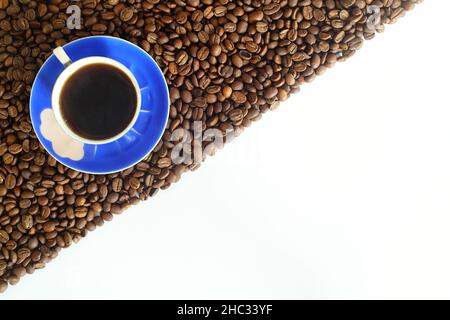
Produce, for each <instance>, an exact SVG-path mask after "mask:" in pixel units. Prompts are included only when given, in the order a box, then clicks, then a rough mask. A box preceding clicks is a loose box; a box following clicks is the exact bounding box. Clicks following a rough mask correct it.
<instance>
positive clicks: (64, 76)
mask: <svg viewBox="0 0 450 320" xmlns="http://www.w3.org/2000/svg"><path fill="white" fill-rule="evenodd" d="M91 64H107V65H110V66H113V67H115V68H117V69H119V70H121V71H122V72H123V73H125V74H126V75H127V76H128V77H129V78H130V81H131V83H132V84H133V86H134V88H135V89H136V97H137V106H136V112H135V114H134V117H133V119H132V120H131V122H130V123H129V125H128V126H127V127H126V128H125V129H124V130H123V131H121V132H120V133H119V134H117V135H115V136H113V137H111V138H108V139H105V140H91V139H86V138H84V137H81V136H79V135H78V134H77V133H76V132H74V131H73V130H72V129H70V127H69V126H68V125H67V123H66V121H65V120H64V118H63V116H62V113H61V105H60V97H61V92H62V89H63V88H64V86H65V84H66V82H67V81H68V80H69V81H70V77H71V76H72V75H73V74H74V73H76V72H77V71H78V70H80V69H81V68H83V67H86V66H88V65H91ZM52 108H53V112H54V114H55V118H56V121H57V122H58V124H59V125H60V126H61V128H62V129H63V130H64V132H65V133H66V134H68V135H69V136H70V137H72V138H73V139H75V140H78V141H80V142H83V143H87V144H105V143H110V142H113V141H115V140H117V139H119V138H120V137H122V136H123V135H125V134H126V133H127V132H128V131H129V130H130V129H131V128H132V127H133V125H134V124H135V123H136V120H137V118H138V116H139V112H140V111H141V91H140V89H139V84H138V82H137V80H136V78H135V77H134V75H133V73H131V71H130V70H129V69H128V68H127V67H125V66H124V65H123V64H121V63H120V62H117V61H116V60H113V59H110V58H105V57H88V58H83V59H80V60H77V61H75V62H73V63H71V64H70V65H68V66H67V67H66V68H65V69H64V71H63V72H62V73H61V74H60V76H59V77H58V79H57V80H56V83H55V86H54V87H53V92H52Z"/></svg>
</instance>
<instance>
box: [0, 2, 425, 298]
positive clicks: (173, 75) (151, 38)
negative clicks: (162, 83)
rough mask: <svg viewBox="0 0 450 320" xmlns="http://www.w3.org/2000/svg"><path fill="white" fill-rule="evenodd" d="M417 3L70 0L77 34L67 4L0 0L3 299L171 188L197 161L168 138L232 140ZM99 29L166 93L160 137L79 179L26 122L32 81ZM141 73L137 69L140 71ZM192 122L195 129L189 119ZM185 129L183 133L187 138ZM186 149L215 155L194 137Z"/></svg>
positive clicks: (0, 278) (0, 266) (0, 286)
mask: <svg viewBox="0 0 450 320" xmlns="http://www.w3.org/2000/svg"><path fill="white" fill-rule="evenodd" d="M419 2H420V1H419V0H383V1H380V0H377V1H375V0H303V1H296V0H287V1H270V0H267V1H250V0H244V1H227V0H221V1H212V0H185V1H166V2H164V1H156V0H146V1H141V0H138V1H136V0H104V1H98V0H84V1H75V2H74V4H76V5H78V6H80V8H81V14H82V26H81V29H80V30H78V29H73V30H72V29H69V28H67V21H66V17H67V14H66V9H67V6H68V3H70V1H61V0H53V1H31V0H0V138H1V140H0V200H1V202H0V292H3V291H5V290H6V288H7V286H8V283H9V284H15V283H17V282H18V281H19V279H20V277H22V276H23V275H24V274H25V273H26V272H30V273H31V272H33V271H34V270H36V269H41V268H43V267H44V266H45V265H46V263H48V262H49V261H50V260H51V259H52V258H54V257H55V256H56V254H57V252H58V251H59V249H60V248H66V247H68V246H70V245H71V244H72V243H77V242H78V241H79V240H80V239H81V238H82V237H84V236H86V234H87V233H88V231H93V230H95V229H96V228H97V227H99V226H101V225H103V223H104V222H105V221H110V220H111V219H112V218H113V215H116V214H120V213H122V212H123V211H124V210H126V209H127V208H128V207H129V206H130V205H133V204H137V203H139V202H140V201H143V200H145V199H147V198H149V197H152V196H154V195H155V194H156V193H157V192H158V190H159V189H166V188H168V187H169V186H170V185H171V184H172V183H176V182H177V181H178V180H179V179H180V176H181V175H182V174H183V173H184V172H185V171H187V170H195V169H196V168H198V166H199V164H200V162H201V161H203V157H199V159H194V158H193V157H192V159H187V160H186V163H183V164H181V165H179V164H177V162H176V161H175V160H174V159H172V151H173V150H174V147H175V145H176V142H174V141H172V140H171V137H172V136H173V135H175V136H177V135H178V136H177V137H178V138H179V140H180V141H181V140H183V139H184V138H189V137H186V136H183V134H185V133H179V132H180V130H179V129H187V130H189V132H190V133H191V134H194V130H193V129H194V126H196V125H197V123H200V126H199V127H197V129H196V130H195V134H198V131H200V132H203V133H204V132H206V131H207V130H208V129H212V128H215V129H219V130H220V131H221V132H223V133H224V134H225V135H227V136H226V137H225V138H224V140H226V141H229V140H231V138H230V139H229V138H228V137H229V136H228V134H230V132H231V133H234V134H236V135H237V134H239V133H240V132H241V131H242V130H243V128H245V127H248V126H249V125H250V124H251V123H252V122H253V121H256V120H258V119H260V118H261V116H262V114H263V113H264V112H266V111H267V110H274V109H276V108H277V107H278V106H279V103H280V101H283V100H285V99H287V98H288V97H289V95H290V94H291V93H293V92H296V91H298V90H299V87H300V86H301V85H302V84H303V83H305V82H310V81H312V80H313V79H314V78H315V77H316V76H318V75H321V74H323V73H324V72H325V71H326V70H327V68H329V67H332V66H333V65H334V64H335V63H336V62H338V61H344V60H345V59H347V58H349V57H351V56H352V55H353V54H354V53H355V51H356V50H358V49H359V48H360V47H361V46H362V44H363V40H364V39H371V38H373V36H374V34H375V30H376V31H383V25H382V24H380V25H378V26H370V25H369V23H368V21H369V15H370V13H369V11H370V10H368V6H369V5H377V6H379V7H380V12H381V14H382V17H381V21H382V22H383V23H390V22H394V21H396V20H397V19H398V18H399V17H401V16H402V15H403V14H404V13H405V12H406V11H408V10H411V9H412V8H413V7H414V6H415V4H417V3H419ZM98 34H105V35H111V36H116V37H119V36H120V37H121V38H124V39H126V40H128V41H131V42H133V43H135V44H137V45H140V46H141V47H142V48H143V49H144V50H145V51H146V52H148V53H149V54H150V55H151V56H152V57H153V58H154V59H155V61H156V62H157V63H158V64H159V66H160V67H161V69H162V71H163V73H164V75H165V77H166V80H167V83H168V86H169V91H170V101H171V106H170V114H169V121H168V125H167V128H166V131H165V133H164V135H163V138H162V140H161V141H160V142H159V144H158V145H157V146H156V148H155V149H154V151H153V152H152V153H151V154H150V155H148V156H147V157H146V158H145V159H144V161H142V162H141V163H139V164H137V165H135V166H134V167H133V168H130V169H127V170H124V171H122V172H119V173H115V174H110V175H92V174H83V173H80V172H77V171H75V170H71V169H68V168H66V167H65V166H63V165H62V164H60V163H58V162H57V161H56V160H55V159H54V158H52V157H51V156H50V155H48V154H47V153H45V151H44V149H43V148H42V147H41V145H40V143H39V141H38V140H37V138H36V135H35V134H34V132H33V130H32V126H31V121H30V116H29V105H28V101H29V95H30V91H31V85H32V83H33V81H34V77H35V76H36V74H37V72H38V71H39V69H40V67H41V66H42V64H43V63H44V61H45V59H46V58H47V57H48V56H50V54H51V51H52V49H53V48H55V47H56V46H59V45H64V44H65V43H68V42H70V41H72V40H75V39H79V38H82V37H86V36H91V35H98ZM142 72H145V70H142ZM196 121H197V122H196ZM191 131H192V132H191ZM191 138H192V139H193V142H192V144H193V147H201V148H203V149H204V151H205V152H204V153H205V156H206V155H208V154H213V153H214V150H215V146H214V145H212V144H211V143H206V142H205V143H203V142H202V141H201V140H198V137H194V136H192V137H191Z"/></svg>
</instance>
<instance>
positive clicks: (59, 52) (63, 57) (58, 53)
mask: <svg viewBox="0 0 450 320" xmlns="http://www.w3.org/2000/svg"><path fill="white" fill-rule="evenodd" d="M53 54H54V55H55V57H56V58H57V59H58V60H59V62H61V63H62V64H63V65H64V68H67V67H68V66H69V65H71V64H72V60H70V58H69V56H68V55H67V53H66V52H65V51H64V49H63V48H62V47H58V48H56V49H55V50H53Z"/></svg>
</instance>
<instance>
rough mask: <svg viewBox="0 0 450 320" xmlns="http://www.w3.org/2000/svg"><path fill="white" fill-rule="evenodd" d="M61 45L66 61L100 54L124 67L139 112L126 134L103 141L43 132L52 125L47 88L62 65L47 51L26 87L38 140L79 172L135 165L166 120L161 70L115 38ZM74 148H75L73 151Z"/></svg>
mask: <svg viewBox="0 0 450 320" xmlns="http://www.w3.org/2000/svg"><path fill="white" fill-rule="evenodd" d="M64 50H65V51H66V52H67V54H68V55H69V57H70V58H71V59H72V61H77V60H79V59H82V58H86V57H89V56H101V57H107V58H111V59H114V60H117V61H118V62H120V63H122V64H123V65H125V66H126V67H127V68H128V69H130V71H131V72H132V73H133V74H134V76H135V78H136V80H137V82H138V83H139V87H140V89H141V95H142V106H141V112H140V114H139V117H138V119H137V121H136V123H135V125H134V126H133V128H132V129H131V130H130V131H129V132H128V133H127V134H125V135H124V136H123V137H121V138H120V139H118V140H116V141H114V142H111V143H108V144H103V145H90V144H82V143H80V142H78V141H75V140H73V139H71V138H70V137H68V136H65V135H64V138H63V139H62V138H61V136H62V135H63V134H59V131H58V130H59V129H58V128H59V125H58V128H54V129H56V131H55V130H53V131H52V132H53V133H52V134H50V135H49V134H48V131H49V130H50V129H51V128H52V127H56V124H55V123H53V122H52V121H53V120H52V119H51V118H52V117H53V111H51V110H52V109H51V108H52V107H51V96H52V90H53V86H54V84H55V82H56V79H57V78H58V76H59V75H60V74H61V72H62V71H63V70H64V67H63V66H62V65H61V63H60V62H59V61H58V59H57V58H56V57H55V56H54V55H52V56H51V57H50V58H48V60H47V61H46V62H45V63H44V65H43V66H42V68H41V70H40V71H39V73H38V75H37V77H36V79H35V81H34V84H33V88H32V91H31V98H30V115H31V122H32V124H33V127H34V130H35V132H36V135H37V137H38V139H39V141H40V142H41V143H42V145H43V146H44V148H45V149H46V150H47V151H48V152H49V153H50V154H51V155H52V156H53V157H54V158H55V159H56V160H58V161H59V162H61V163H62V164H64V165H65V166H67V167H69V168H72V169H75V170H77V171H81V172H87V173H93V174H107V173H113V172H117V171H121V170H125V169H127V168H129V167H131V166H133V165H135V164H137V163H138V162H139V161H141V160H142V159H143V158H145V157H146V156H147V155H148V154H149V153H150V152H151V151H152V150H153V149H154V148H155V146H156V145H157V144H158V142H159V141H160V139H161V137H162V135H163V133H164V130H165V128H166V125H167V121H168V117H169V107H170V100H169V90H168V87H167V83H166V80H165V78H164V75H163V73H162V72H161V69H160V68H159V67H158V65H157V64H156V62H155V61H154V60H153V59H152V57H150V55H148V54H147V53H146V52H145V51H144V50H142V49H141V48H139V47H138V46H136V45H134V44H132V43H130V42H128V41H125V40H122V39H120V38H114V37H107V36H93V37H87V38H83V39H79V40H76V41H73V42H71V43H69V44H67V45H65V46H64ZM50 111H51V112H50ZM49 119H50V120H49ZM43 122H45V123H44V124H43ZM47 122H49V123H47ZM50 122H51V123H50ZM49 128H50V129H49ZM50 131H51V130H50ZM55 132H56V133H55ZM49 137H50V138H49ZM54 139H55V140H54ZM58 139H59V141H56V140H58ZM77 148H79V150H78V151H76V152H75V151H74V150H77ZM80 152H81V153H80Z"/></svg>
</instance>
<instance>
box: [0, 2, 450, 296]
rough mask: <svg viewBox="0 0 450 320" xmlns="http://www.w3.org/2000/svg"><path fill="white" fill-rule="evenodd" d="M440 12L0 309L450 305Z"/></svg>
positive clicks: (318, 84)
mask: <svg viewBox="0 0 450 320" xmlns="http://www.w3.org/2000/svg"><path fill="white" fill-rule="evenodd" d="M449 10H450V3H449V2H448V1H439V2H438V3H436V1H426V2H424V3H423V4H421V5H419V6H418V7H417V8H416V9H415V10H414V11H413V12H411V13H409V14H408V15H407V17H406V18H404V19H402V20H401V21H399V23H397V24H395V25H393V26H389V27H387V30H386V32H385V33H384V34H381V35H378V36H377V37H376V38H375V39H374V40H372V41H369V42H367V43H366V44H365V46H364V48H363V49H362V50H361V51H359V52H358V53H357V55H356V56H355V57H353V58H352V59H350V60H349V61H347V62H345V63H342V64H339V65H337V66H336V67H335V68H333V69H331V70H329V71H328V72H327V73H326V74H325V75H324V76H322V77H320V78H318V79H316V81H314V83H313V84H311V85H305V86H303V87H302V90H301V92H300V93H299V94H297V95H295V96H293V97H291V99H290V100H288V101H287V102H285V103H283V104H282V105H281V106H280V108H279V109H278V110H277V111H274V112H270V113H269V114H266V116H265V117H263V119H262V120H260V121H259V122H257V123H255V124H254V125H253V126H252V127H251V128H250V129H248V130H247V131H245V132H244V133H243V135H241V136H240V137H239V138H238V139H236V140H235V141H234V142H233V143H231V144H229V145H227V146H226V147H225V149H224V150H222V151H220V152H219V153H218V154H217V155H216V156H215V157H213V158H209V159H208V160H207V161H206V163H204V165H203V166H202V167H201V168H200V169H199V170H198V171H197V172H194V173H187V174H186V175H184V177H183V179H182V180H181V181H180V182H179V183H178V184H176V185H174V186H172V187H171V188H170V189H169V190H166V191H164V192H160V193H159V194H158V195H157V196H156V197H155V198H154V199H152V200H150V201H148V202H146V203H142V204H141V205H139V206H138V207H135V208H132V209H131V210H129V211H128V212H127V213H126V214H124V215H122V216H120V217H116V218H115V219H114V221H113V222H111V223H108V224H106V225H105V226H104V227H103V228H101V229H98V230H97V231H95V232H94V233H92V234H90V235H89V236H88V237H87V238H86V239H84V240H83V241H82V242H80V243H79V244H78V245H75V246H73V247H71V248H70V249H67V250H64V251H63V252H61V254H60V256H59V257H58V259H56V260H55V261H53V262H52V263H50V264H49V265H48V266H47V267H46V268H45V270H43V271H37V272H36V273H35V274H34V275H31V276H27V277H25V278H24V279H23V280H22V281H21V283H20V284H19V285H17V286H16V287H12V288H10V289H9V290H8V291H7V293H6V294H5V295H3V296H2V298H9V299H15V298H88V299H89V298H150V299H174V298H175V299H203V298H209V299H216V298H234V299H240V298H252V299H259V298H261V299H262V298H264V299H272V298H275V299H278V298H285V299H291V298H297V299H300V298H301V299H311V298H326V299H329V298H450V272H449V271H450V125H449V124H450V108H449V107H450V105H449V101H448V92H449V90H450V88H449V86H448V85H449V81H448V76H449V71H450V68H449V67H450V59H449V58H448V56H449V53H448V50H449V45H448V17H447V12H448V11H449Z"/></svg>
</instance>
